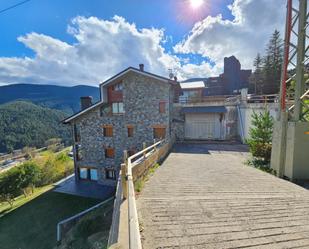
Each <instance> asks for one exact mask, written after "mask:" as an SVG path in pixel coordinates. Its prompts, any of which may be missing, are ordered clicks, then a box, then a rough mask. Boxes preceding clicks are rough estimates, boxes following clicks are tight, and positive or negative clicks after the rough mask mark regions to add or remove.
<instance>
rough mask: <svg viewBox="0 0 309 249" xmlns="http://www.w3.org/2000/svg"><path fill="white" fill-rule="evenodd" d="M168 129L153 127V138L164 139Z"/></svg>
mask: <svg viewBox="0 0 309 249" xmlns="http://www.w3.org/2000/svg"><path fill="white" fill-rule="evenodd" d="M165 131H166V129H165V128H163V127H155V128H153V138H156V139H162V138H165Z"/></svg>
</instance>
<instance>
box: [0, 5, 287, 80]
mask: <svg viewBox="0 0 309 249" xmlns="http://www.w3.org/2000/svg"><path fill="white" fill-rule="evenodd" d="M19 2H22V0H1V1H0V11H1V10H2V9H5V8H7V7H10V6H12V5H14V4H16V3H19ZM285 13H286V10H285V0H151V1H150V0H88V1H86V0H65V1H63V0H30V1H28V2H26V3H24V4H22V5H20V6H18V7H16V8H13V9H10V10H8V11H5V12H2V13H0V33H1V39H0V84H14V83H35V84H57V85H65V86H73V85H80V84H85V85H94V86H97V85H98V84H99V82H102V81H104V80H106V79H107V78H109V77H111V76H113V75H114V74H116V73H118V72H120V71H122V70H123V69H125V68H127V67H129V66H134V67H138V64H140V63H143V64H145V70H146V71H149V72H152V73H156V74H160V75H162V76H168V74H169V70H172V71H173V72H174V74H176V75H177V77H178V78H179V79H181V80H183V79H187V78H193V77H194V78H195V77H210V76H215V75H218V74H220V73H221V72H222V70H223V58H224V57H225V56H231V55H235V56H236V57H237V58H238V59H239V60H240V63H241V64H242V67H243V68H252V61H253V59H254V57H255V56H256V54H257V53H258V52H260V53H263V52H264V50H265V46H266V43H267V41H268V40H269V37H270V35H271V34H272V33H273V31H274V30H275V29H278V30H279V31H281V32H283V30H284V19H285Z"/></svg>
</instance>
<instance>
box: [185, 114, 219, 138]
mask: <svg viewBox="0 0 309 249" xmlns="http://www.w3.org/2000/svg"><path fill="white" fill-rule="evenodd" d="M219 118H220V115H219V114H217V113H203V114H189V113H187V114H186V121H185V138H187V139H220V130H221V129H220V127H221V126H220V121H219Z"/></svg>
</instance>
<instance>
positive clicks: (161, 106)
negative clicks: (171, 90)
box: [159, 101, 166, 113]
mask: <svg viewBox="0 0 309 249" xmlns="http://www.w3.org/2000/svg"><path fill="white" fill-rule="evenodd" d="M165 111H166V102H165V101H160V103H159V112H160V113H165Z"/></svg>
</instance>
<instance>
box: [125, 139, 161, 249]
mask: <svg viewBox="0 0 309 249" xmlns="http://www.w3.org/2000/svg"><path fill="white" fill-rule="evenodd" d="M162 143H163V140H161V141H159V142H157V143H155V144H153V145H151V146H149V147H147V148H145V149H143V150H142V151H140V152H138V153H136V154H134V155H132V156H130V157H129V158H128V161H127V164H126V165H127V174H126V176H127V199H128V223H129V248H130V249H142V243H141V236H140V230H139V223H138V215H137V208H136V201H135V191H134V182H133V175H132V168H133V167H134V165H133V159H136V158H139V156H141V155H144V156H146V153H149V152H151V151H155V150H156V147H157V146H159V145H160V144H162ZM124 194H125V193H124Z"/></svg>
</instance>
